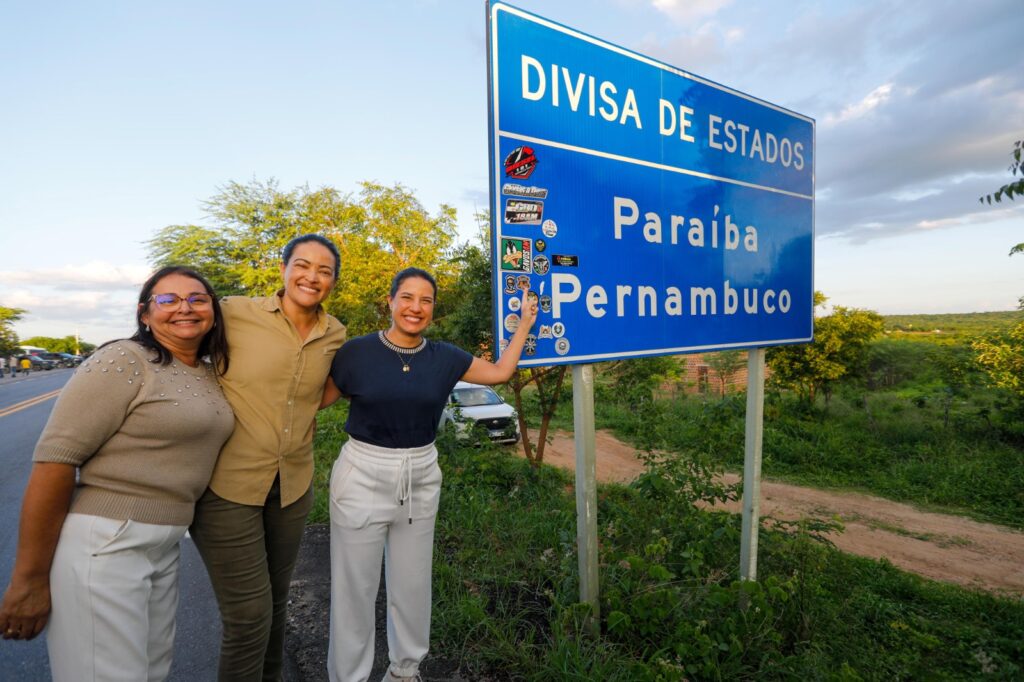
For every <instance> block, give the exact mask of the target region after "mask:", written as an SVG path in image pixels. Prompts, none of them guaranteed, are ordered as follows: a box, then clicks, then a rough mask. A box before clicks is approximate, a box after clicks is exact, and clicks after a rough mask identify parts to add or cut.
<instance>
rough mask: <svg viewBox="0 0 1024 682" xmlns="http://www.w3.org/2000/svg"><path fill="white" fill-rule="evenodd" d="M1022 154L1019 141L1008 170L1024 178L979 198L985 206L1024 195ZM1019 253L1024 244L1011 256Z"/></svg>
mask: <svg viewBox="0 0 1024 682" xmlns="http://www.w3.org/2000/svg"><path fill="white" fill-rule="evenodd" d="M1022 153H1024V140H1017V141H1016V142H1014V143H1013V151H1012V152H1011V154H1012V156H1013V163H1011V164H1010V167H1009V169H1008V170H1009V171H1010V175H1017V173H1020V174H1021V176H1022V177H1020V178H1018V179H1017V180H1013V181H1011V182H1008V183H1006V184H1005V185H1003V186H1002V187H1000V188H999V189H997V190H996V191H995V192H993V193H992V194H986V195H985V196H982V197H979V198H978V201H979V202H981V203H983V204H984V203H986V202H987V203H988V204H989V205H991V204H992V201H993V200H994V201H995V202H996V203H999V202H1000V201H1002V200H1003V197H1004V196H1005V197H1006V198H1007V199H1010V200H1013V199H1016V198H1017V197H1018V196H1021V195H1024V164H1022V161H1024V159H1021V154H1022ZM1019 251H1024V243H1022V244H1017V246H1015V247H1013V249H1011V250H1010V255H1011V256H1012V255H1013V254H1015V253H1018V252H1019Z"/></svg>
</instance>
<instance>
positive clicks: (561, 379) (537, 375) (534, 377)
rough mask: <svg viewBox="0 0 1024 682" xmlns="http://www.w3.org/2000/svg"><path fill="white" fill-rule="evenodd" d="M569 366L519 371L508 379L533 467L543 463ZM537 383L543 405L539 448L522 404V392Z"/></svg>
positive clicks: (531, 368)
mask: <svg viewBox="0 0 1024 682" xmlns="http://www.w3.org/2000/svg"><path fill="white" fill-rule="evenodd" d="M566 369H568V367H567V366H566V365H558V366H555V367H530V368H528V369H517V370H516V371H515V373H513V374H512V378H511V379H509V382H508V387H509V388H510V389H512V393H513V395H514V396H515V404H516V414H517V415H519V432H520V433H521V434H522V437H523V453H524V454H525V455H526V459H527V461H529V462H530V464H532V465H533V466H539V465H540V464H541V463H543V462H544V446H545V445H547V438H548V425H549V424H550V423H551V417H553V416H554V414H555V410H556V409H558V399H559V397H560V396H561V394H562V385H563V384H564V383H565V371H566ZM530 384H534V385H535V386H536V387H537V403H538V404H539V406H540V433H539V434H538V436H537V447H536V449H534V447H533V444H532V443H531V442H530V431H529V429H528V425H527V422H526V410H525V409H524V405H523V389H524V388H526V387H527V386H529V385H530Z"/></svg>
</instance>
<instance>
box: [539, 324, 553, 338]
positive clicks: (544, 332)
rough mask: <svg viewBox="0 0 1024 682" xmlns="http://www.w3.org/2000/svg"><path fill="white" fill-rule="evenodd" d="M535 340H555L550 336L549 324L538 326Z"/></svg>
mask: <svg viewBox="0 0 1024 682" xmlns="http://www.w3.org/2000/svg"><path fill="white" fill-rule="evenodd" d="M537 338H538V339H553V338H555V337H554V336H553V335H552V334H551V325H550V324H542V325H541V326H540V329H538V330H537Z"/></svg>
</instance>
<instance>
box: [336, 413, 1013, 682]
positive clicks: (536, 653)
mask: <svg viewBox="0 0 1024 682" xmlns="http://www.w3.org/2000/svg"><path fill="white" fill-rule="evenodd" d="M731 400H732V398H730V399H729V401H731ZM729 401H726V402H729ZM714 404H716V405H720V404H721V402H720V401H715V402H714ZM321 426H323V420H321ZM317 438H318V440H319V439H321V438H325V439H328V440H330V439H331V438H333V436H331V435H329V434H328V433H327V432H326V431H325V430H323V429H321V430H320V431H318V434H317ZM439 450H440V463H441V467H442V469H443V471H444V474H445V480H444V484H443V486H444V487H443V492H442V495H441V509H440V512H439V515H438V522H437V533H436V540H435V551H434V566H433V574H434V584H433V587H434V609H433V628H432V632H431V634H432V641H431V649H432V652H433V653H434V654H435V655H437V656H442V657H444V658H446V659H450V660H455V661H458V662H460V664H461V665H460V669H461V674H462V675H463V676H466V677H468V678H473V679H514V680H537V681H538V682H539V681H541V680H574V679H575V680H591V679H600V680H616V681H622V682H626V681H633V680H641V681H643V680H651V681H654V680H684V679H686V680H726V679H729V680H731V679H766V680H775V679H842V680H858V679H976V678H978V677H981V676H982V675H986V674H987V675H990V676H994V677H996V678H998V679H1014V678H1017V677H1019V676H1020V675H1021V674H1022V665H1024V605H1022V604H1021V603H1020V602H1019V600H1013V599H999V598H996V597H992V596H988V595H985V594H983V593H979V592H969V591H965V590H961V589H958V588H955V587H947V586H944V585H939V584H936V583H931V582H929V581H926V580H922V579H920V578H916V577H914V576H911V575H908V574H905V573H902V572H900V571H898V570H896V569H894V568H893V567H892V566H891V565H890V564H888V563H886V562H884V561H883V562H874V561H870V560H866V559H861V558H858V557H852V556H849V555H845V554H842V553H840V552H838V551H836V550H835V549H833V548H832V547H830V546H829V544H828V543H827V541H823V540H824V537H825V534H827V533H828V532H830V531H833V530H835V528H836V524H835V523H833V522H829V521H822V520H815V519H807V520H801V521H795V522H775V523H769V524H768V526H767V527H766V528H765V529H763V530H762V531H761V535H760V539H759V544H760V557H759V559H760V560H759V580H758V581H757V582H743V581H739V580H738V579H737V569H738V563H739V535H740V522H739V518H738V517H737V516H735V515H732V514H728V513H724V512H709V511H701V510H699V509H698V508H696V507H695V506H694V504H693V503H694V502H695V501H699V502H701V503H702V504H703V503H709V502H711V501H713V500H717V499H721V498H722V496H723V495H725V496H726V497H729V496H731V495H735V493H734V492H733V493H729V492H728V491H725V490H723V489H722V488H720V487H717V486H716V485H715V484H714V481H713V480H712V477H711V475H712V473H713V471H714V467H710V466H706V465H704V464H698V465H696V466H694V464H693V463H692V461H691V455H690V454H686V453H684V454H681V455H679V456H678V457H666V458H660V459H655V458H651V459H649V460H648V468H647V472H646V473H645V475H644V477H642V478H641V479H640V480H638V481H637V483H636V484H634V485H632V486H619V485H612V486H600V487H599V490H598V519H599V523H600V528H599V537H600V545H599V561H600V577H601V585H600V600H601V602H600V611H601V619H600V631H599V633H598V635H597V636H592V635H591V634H590V633H589V631H588V629H587V625H586V624H587V617H588V615H589V609H588V608H587V607H586V606H585V605H583V604H580V603H579V601H578V598H579V595H578V591H579V584H578V580H577V577H576V576H577V562H578V556H577V552H576V547H575V509H574V502H573V494H572V492H571V490H567V489H566V487H567V484H568V483H569V482H570V477H569V475H568V474H567V473H565V472H562V471H558V470H555V469H552V468H549V467H539V468H533V467H530V466H529V465H528V464H527V463H526V462H525V461H524V460H522V459H520V458H517V457H515V456H513V455H511V454H510V453H508V452H507V451H506V450H502V449H497V448H490V447H484V448H482V449H481V448H467V447H460V446H459V445H458V444H456V443H454V442H450V441H447V440H444V439H442V441H441V442H440V443H439ZM657 481H664V482H657Z"/></svg>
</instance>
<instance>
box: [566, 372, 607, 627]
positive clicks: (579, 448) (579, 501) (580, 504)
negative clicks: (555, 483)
mask: <svg viewBox="0 0 1024 682" xmlns="http://www.w3.org/2000/svg"><path fill="white" fill-rule="evenodd" d="M572 411H573V424H574V429H575V440H576V545H577V547H578V551H579V569H580V601H581V602H583V603H584V604H589V605H590V614H591V617H590V621H589V626H590V629H591V630H592V631H596V629H597V626H598V624H599V623H600V607H599V604H598V599H597V593H598V572H597V454H596V448H595V445H594V366H593V365H573V366H572Z"/></svg>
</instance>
